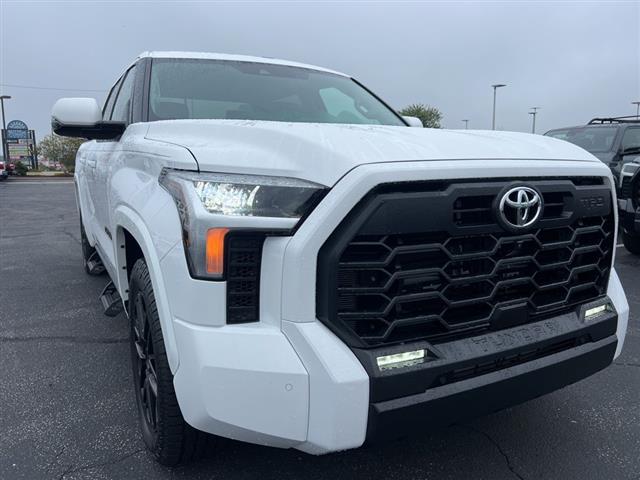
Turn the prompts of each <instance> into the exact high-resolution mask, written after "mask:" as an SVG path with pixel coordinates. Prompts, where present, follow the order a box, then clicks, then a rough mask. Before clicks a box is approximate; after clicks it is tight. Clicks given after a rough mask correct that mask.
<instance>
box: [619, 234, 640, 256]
mask: <svg viewBox="0 0 640 480" xmlns="http://www.w3.org/2000/svg"><path fill="white" fill-rule="evenodd" d="M622 243H624V247H625V248H626V249H627V250H629V252H631V253H633V254H634V255H640V235H637V234H636V235H633V234H631V233H627V232H624V231H623V232H622Z"/></svg>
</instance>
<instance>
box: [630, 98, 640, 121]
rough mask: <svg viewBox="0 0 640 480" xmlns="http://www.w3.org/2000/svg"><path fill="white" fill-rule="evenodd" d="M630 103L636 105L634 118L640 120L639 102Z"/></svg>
mask: <svg viewBox="0 0 640 480" xmlns="http://www.w3.org/2000/svg"><path fill="white" fill-rule="evenodd" d="M631 105H635V106H636V120H640V102H631Z"/></svg>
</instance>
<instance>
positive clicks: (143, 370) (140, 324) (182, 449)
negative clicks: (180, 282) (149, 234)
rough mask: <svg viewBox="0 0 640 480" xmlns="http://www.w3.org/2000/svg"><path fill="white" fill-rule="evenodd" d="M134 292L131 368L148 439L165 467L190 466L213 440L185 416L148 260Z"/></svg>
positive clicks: (138, 269) (134, 274)
mask: <svg viewBox="0 0 640 480" xmlns="http://www.w3.org/2000/svg"><path fill="white" fill-rule="evenodd" d="M129 292H130V293H129V317H130V320H131V328H130V344H131V363H132V364H133V381H134V389H135V394H136V404H137V406H138V417H139V420H140V427H141V430H142V438H143V439H144V443H145V445H146V446H147V448H148V449H149V451H150V452H151V453H153V455H154V456H155V457H156V460H157V461H158V462H160V463H161V464H163V465H168V466H172V465H177V464H180V463H186V462H189V461H191V460H194V459H196V458H199V457H201V456H202V455H204V453H205V451H206V447H207V444H208V442H209V439H210V435H208V434H206V433H204V432H200V431H198V430H196V429H194V428H193V427H191V426H190V425H189V424H187V422H186V421H185V420H184V418H183V416H182V412H181V411H180V407H179V405H178V400H177V398H176V393H175V390H174V388H173V375H172V373H171V369H170V368H169V362H168V360H167V354H166V351H165V348H164V339H163V336H162V329H161V327H160V320H159V317H158V309H157V307H156V301H155V296H154V294H153V287H152V285H151V278H150V276H149V270H148V269H147V264H146V263H145V261H144V260H143V259H139V260H137V261H136V263H135V265H134V266H133V269H132V271H131V279H130V281H129Z"/></svg>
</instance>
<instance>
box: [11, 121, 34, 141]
mask: <svg viewBox="0 0 640 480" xmlns="http://www.w3.org/2000/svg"><path fill="white" fill-rule="evenodd" d="M19 138H24V139H28V138H29V127H27V124H26V123H24V122H23V121H22V120H11V121H10V122H9V123H7V140H9V139H19Z"/></svg>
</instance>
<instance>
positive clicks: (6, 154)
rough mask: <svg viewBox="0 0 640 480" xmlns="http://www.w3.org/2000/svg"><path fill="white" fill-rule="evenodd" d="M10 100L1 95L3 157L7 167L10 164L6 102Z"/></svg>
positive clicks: (8, 96)
mask: <svg viewBox="0 0 640 480" xmlns="http://www.w3.org/2000/svg"><path fill="white" fill-rule="evenodd" d="M10 98H11V96H10V95H0V106H2V156H3V157H4V162H5V165H8V164H9V152H8V149H7V147H6V145H7V139H6V136H7V125H6V124H5V118H4V101H5V100H9V99H10Z"/></svg>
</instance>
